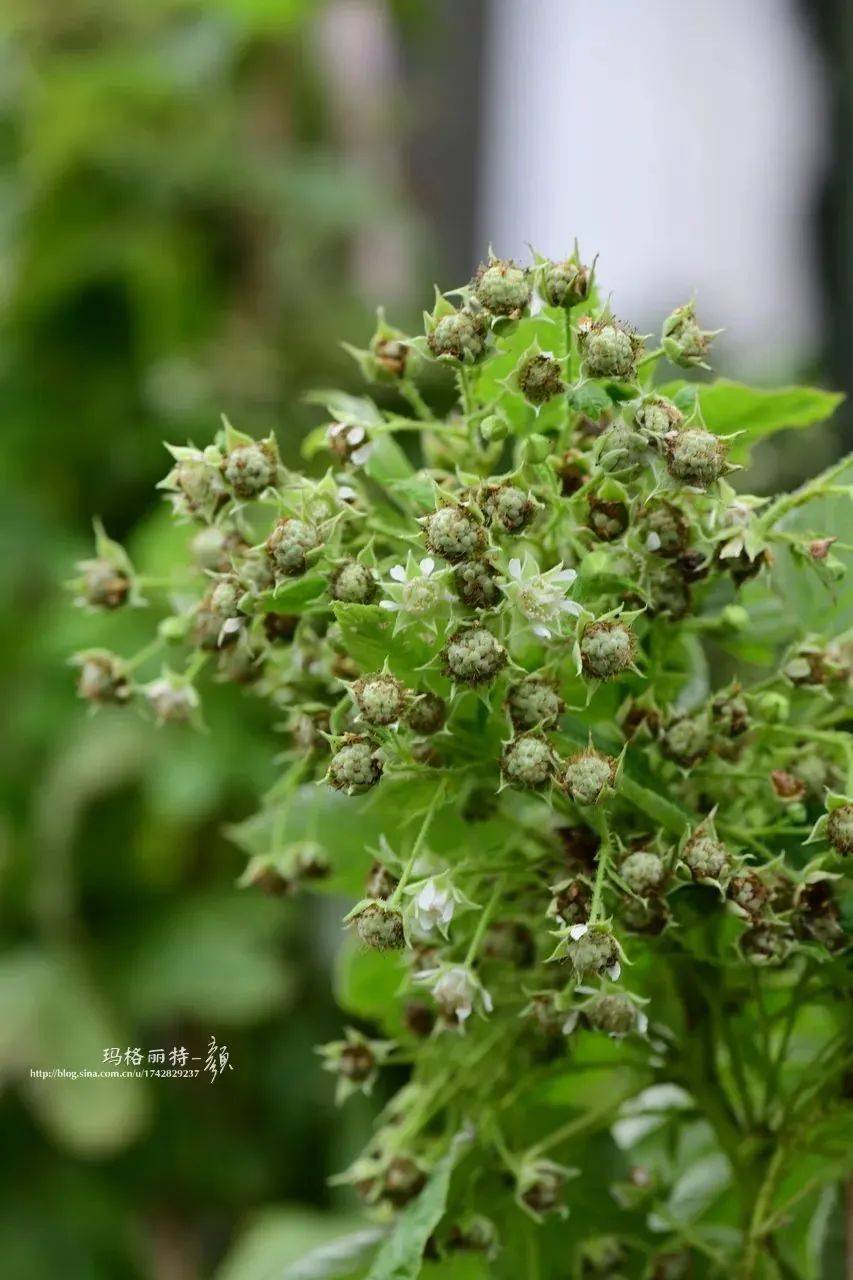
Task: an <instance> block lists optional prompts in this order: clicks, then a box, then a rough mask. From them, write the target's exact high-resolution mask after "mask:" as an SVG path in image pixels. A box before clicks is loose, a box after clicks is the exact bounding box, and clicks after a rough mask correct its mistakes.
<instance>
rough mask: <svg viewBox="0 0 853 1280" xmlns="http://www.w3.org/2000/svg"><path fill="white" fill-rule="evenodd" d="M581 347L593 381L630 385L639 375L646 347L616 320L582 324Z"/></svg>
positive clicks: (588, 372)
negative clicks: (604, 379) (639, 359)
mask: <svg viewBox="0 0 853 1280" xmlns="http://www.w3.org/2000/svg"><path fill="white" fill-rule="evenodd" d="M578 346H579V348H580V352H581V356H582V358H583V363H584V369H585V371H586V373H587V375H588V376H589V377H590V378H616V379H619V380H620V381H625V382H627V381H631V380H633V378H634V377H635V376H636V372H637V359H638V357H639V354H640V352H641V351H642V348H643V344H642V342H641V341H640V339H639V338H638V337H637V336H636V334H634V333H632V332H631V331H630V330H628V329H623V328H622V326H621V325H619V324H617V323H616V322H615V321H607V320H597V321H594V322H593V321H589V322H583V321H582V322H581V324H580V325H579V327H578Z"/></svg>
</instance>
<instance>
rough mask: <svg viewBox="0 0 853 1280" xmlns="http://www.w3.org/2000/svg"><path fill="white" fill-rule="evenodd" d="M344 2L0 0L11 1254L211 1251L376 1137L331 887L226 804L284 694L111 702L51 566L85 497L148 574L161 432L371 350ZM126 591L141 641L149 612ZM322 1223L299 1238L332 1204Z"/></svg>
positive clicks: (126, 625) (2, 1230)
mask: <svg viewBox="0 0 853 1280" xmlns="http://www.w3.org/2000/svg"><path fill="white" fill-rule="evenodd" d="M323 8H324V6H323V5H322V4H320V3H317V0H197V2H189V0H180V2H179V0H124V2H119V3H116V2H115V0H63V2H62V3H61V4H57V3H56V2H55V0H2V3H0V296H2V311H0V327H2V343H0V396H2V403H3V430H2V436H0V466H2V470H3V474H4V478H5V486H4V495H5V496H4V502H3V504H2V507H0V588H2V593H3V599H4V601H5V602H6V604H7V606H8V607H6V608H5V609H4V611H3V613H2V616H0V652H2V661H0V673H2V674H0V681H2V698H3V710H4V722H5V733H4V734H3V735H2V746H0V765H1V766H2V781H0V787H2V802H3V804H2V819H0V889H2V905H0V940H2V948H3V950H2V955H0V1079H2V1082H3V1091H2V1094H0V1144H2V1150H3V1156H4V1159H3V1163H2V1171H0V1274H2V1275H3V1276H9V1277H12V1276H14V1277H16V1280H42V1278H45V1280H46V1278H47V1277H54V1276H56V1275H57V1274H62V1275H63V1276H64V1277H66V1280H72V1278H73V1280H77V1278H78V1277H79V1278H81V1280H82V1278H85V1280H112V1277H122V1280H127V1278H129V1277H157V1280H171V1278H172V1277H174V1278H175V1280H187V1278H188V1277H194V1276H201V1275H208V1274H210V1273H211V1272H212V1269H213V1267H214V1266H215V1265H216V1263H217V1261H218V1260H219V1259H220V1258H221V1257H222V1256H223V1255H224V1254H225V1253H226V1252H227V1250H228V1247H229V1245H230V1243H231V1238H232V1236H233V1234H234V1232H235V1229H237V1228H238V1227H239V1224H240V1222H241V1219H242V1215H243V1214H244V1213H245V1212H246V1211H247V1210H249V1209H250V1208H255V1207H257V1206H259V1205H263V1204H265V1203H270V1202H277V1203H279V1204H281V1203H282V1202H286V1201H288V1200H300V1201H308V1202H310V1201H313V1202H315V1203H316V1204H320V1205H322V1204H323V1203H325V1202H326V1201H327V1194H328V1193H327V1191H326V1188H325V1185H324V1176H325V1173H326V1172H327V1171H328V1169H329V1168H331V1167H335V1166H339V1165H340V1164H341V1163H342V1160H343V1158H344V1155H345V1154H347V1153H348V1151H349V1150H350V1149H351V1148H352V1147H353V1146H354V1145H355V1143H356V1142H357V1141H358V1140H359V1138H360V1137H361V1136H363V1133H362V1132H361V1129H362V1126H363V1124H364V1121H365V1118H366V1116H365V1113H361V1114H360V1115H358V1116H356V1118H355V1119H354V1120H348V1121H347V1122H346V1123H347V1124H348V1125H351V1126H354V1127H355V1129H356V1130H357V1131H358V1132H357V1133H353V1134H352V1135H348V1134H347V1132H346V1130H345V1129H344V1128H342V1126H341V1124H340V1122H339V1120H338V1119H337V1118H334V1119H333V1116H332V1111H331V1103H330V1096H329V1091H328V1089H327V1087H326V1081H325V1080H324V1079H322V1078H320V1077H319V1074H315V1073H313V1072H312V1073H306V1072H305V1063H306V1062H307V1061H310V1060H311V1059H312V1053H311V1047H312V1045H313V1044H314V1043H316V1042H318V1041H322V1040H324V1039H328V1038H329V1036H330V1035H331V1034H332V1033H333V1032H335V1031H336V1030H337V1018H336V1017H335V1015H334V1014H333V1012H332V1009H331V1005H330V1002H329V1000H330V998H329V996H328V995H327V982H326V980H325V979H324V978H323V976H322V973H321V972H320V971H321V969H322V967H323V966H324V965H327V964H328V962H329V952H330V950H331V946H332V938H333V936H334V933H335V929H334V928H333V927H331V921H332V920H333V919H336V917H337V915H339V914H340V913H339V912H338V911H337V904H336V903H330V904H329V905H328V909H327V915H326V916H324V915H323V913H322V911H318V910H312V911H310V912H306V911H305V910H304V909H302V907H301V906H300V907H299V908H298V909H297V908H295V907H294V906H293V905H292V904H290V903H287V902H282V901H280V900H270V899H263V898H260V897H259V896H257V895H255V894H245V895H244V894H239V893H237V892H236V891H235V890H234V887H233V884H234V879H235V877H236V875H237V874H238V873H239V870H240V869H241V867H242V861H243V860H242V858H241V856H240V854H239V853H238V852H237V851H236V850H235V849H233V848H232V847H231V846H229V844H228V843H227V842H226V841H225V839H224V838H223V836H222V834H221V832H222V828H223V826H224V825H225V824H227V823H228V822H233V821H236V820H238V819H241V818H243V817H244V816H245V815H246V814H247V813H248V812H249V811H250V809H251V808H252V807H253V805H254V802H255V799H256V796H257V794H258V791H259V789H261V788H263V787H264V786H266V785H268V784H269V782H270V781H271V780H272V778H273V777H274V770H275V763H274V750H275V739H274V737H273V736H272V734H273V726H272V724H271V723H270V721H269V718H268V717H267V716H266V715H265V714H264V713H263V712H262V711H261V709H260V708H255V709H252V708H249V709H247V708H246V707H245V705H243V706H240V703H239V701H238V695H237V693H236V692H235V691H234V690H233V689H226V688H224V687H222V688H217V689H216V690H214V692H213V694H212V701H211V700H210V699H209V700H208V701H207V706H208V707H210V711H209V719H210V721H211V727H212V729H213V730H214V731H213V732H212V733H210V734H209V735H203V736H192V737H191V738H190V736H189V735H188V734H187V735H184V734H181V733H180V732H175V733H174V734H172V733H171V732H165V731H164V732H161V733H154V732H153V731H152V730H151V728H150V727H146V726H144V725H139V724H134V723H133V722H132V721H130V720H127V719H122V718H119V717H110V716H109V715H106V716H103V717H99V718H98V719H96V720H91V719H88V718H87V717H86V715H85V712H84V710H83V709H82V707H81V705H80V704H79V703H77V702H76V700H75V698H74V694H73V682H72V678H71V674H70V672H68V671H67V669H66V667H65V663H66V660H67V657H68V655H69V654H70V653H71V652H73V651H74V650H75V649H76V648H78V647H80V646H81V645H84V646H85V645H86V644H89V643H92V641H93V638H94V628H93V626H92V623H91V620H89V619H87V618H85V617H82V616H80V615H74V614H72V612H71V611H70V610H68V608H67V601H66V599H65V598H64V595H63V591H62V583H63V580H64V579H65V578H67V576H68V574H69V571H70V567H71V565H72V563H73V561H74V560H75V559H76V558H78V557H79V556H80V555H83V554H87V553H88V549H89V545H90V537H89V520H90V516H91V514H92V513H93V512H99V513H100V514H101V516H102V517H103V519H104V521H105V523H106V525H107V527H108V529H109V530H110V532H111V533H112V534H114V535H115V536H120V537H128V535H129V539H128V545H129V548H130V551H131V554H133V555H134V557H135V558H136V560H137V562H138V563H139V565H140V566H141V568H142V571H143V572H146V573H166V572H168V571H169V569H170V567H171V565H172V564H173V563H174V562H175V560H176V558H177V557H178V556H179V555H181V553H182V544H181V540H180V535H178V537H177V538H176V535H175V534H174V532H173V531H171V530H170V529H169V527H168V521H167V520H166V517H165V512H162V513H161V512H156V513H154V514H150V507H151V486H152V483H153V482H154V481H155V480H156V479H157V478H159V476H160V475H162V474H163V473H164V471H165V470H166V469H167V458H166V455H165V453H164V451H163V449H162V446H161V441H162V440H163V439H164V438H168V439H172V440H175V439H178V440H180V439H186V438H192V439H193V440H194V441H195V442H196V443H199V444H203V443H205V442H206V441H207V440H208V439H209V438H210V437H211V435H212V433H213V431H214V430H215V429H216V427H217V425H218V416H219V413H220V412H221V411H223V410H225V411H227V412H228V414H229V416H230V417H231V418H232V419H233V421H235V422H236V423H237V424H239V425H240V426H241V427H243V428H246V429H248V430H255V429H263V430H264V431H268V430H269V429H270V427H274V428H275V429H276V431H277V433H278V437H279V441H280V443H281V444H282V446H283V448H284V450H285V452H287V451H288V449H289V450H290V452H291V453H293V452H295V445H296V442H297V440H298V439H299V437H300V436H301V435H302V433H303V431H304V429H305V426H306V425H307V423H308V422H309V421H315V420H316V410H307V409H305V408H304V407H303V406H302V404H301V400H300V397H301V394H302V392H303V391H304V390H305V389H306V388H307V387H308V386H309V385H310V384H317V383H321V384H322V383H324V382H335V383H340V382H341V381H344V382H346V381H347V379H348V378H352V377H353V376H354V371H353V372H351V371H350V369H349V367H348V365H349V362H348V361H347V358H346V357H345V356H344V355H343V354H342V353H341V351H340V349H339V347H338V345H337V340H338V338H339V337H340V336H341V335H342V334H348V333H349V334H352V335H355V334H356V333H358V332H359V331H363V330H364V329H365V327H366V325H367V324H368V323H369V322H368V320H367V319H366V315H365V311H366V308H365V305H364V302H363V301H362V300H361V299H359V297H358V296H357V295H356V292H355V290H354V289H353V288H352V287H351V285H350V282H349V279H350V272H349V268H348V253H349V245H350V241H351V238H352V235H353V233H354V232H357V231H358V230H359V229H360V228H363V227H364V226H365V225H368V224H370V223H371V222H372V221H373V222H377V223H379V222H381V219H382V218H383V217H384V216H386V215H387V213H388V210H389V206H390V204H391V200H392V197H390V196H389V193H388V191H387V190H383V191H381V192H378V191H377V190H376V188H375V185H374V184H371V182H370V181H369V179H368V177H367V176H366V175H365V174H364V173H359V172H357V171H355V170H354V169H353V168H352V167H351V166H350V165H348V164H347V163H346V161H345V160H344V159H343V158H342V157H341V155H340V154H338V152H337V151H336V150H335V146H334V137H333V134H334V131H333V127H332V122H331V121H330V120H329V119H328V117H327V111H326V97H324V85H323V82H322V77H321V75H320V72H319V70H318V63H317V58H316V56H315V45H314V42H313V35H314V33H313V25H314V23H315V21H316V19H317V18H318V17H320V16H321V11H322V9H323ZM309 415H310V416H309ZM131 531H133V532H131ZM114 621H115V627H114V630H113V633H112V634H111V636H110V641H109V642H110V643H114V644H115V645H116V646H117V647H120V648H121V649H122V650H123V651H124V652H126V653H132V652H134V650H135V649H136V648H139V647H140V645H141V644H142V642H143V631H142V629H141V627H142V624H141V623H140V622H138V621H137V620H136V619H134V618H133V617H131V616H128V617H123V618H121V619H118V618H117V619H115V620H114ZM315 974H316V975H317V976H316V977H315ZM211 1034H215V1035H216V1037H217V1040H218V1041H219V1042H220V1043H223V1042H224V1043H225V1044H226V1045H227V1046H228V1048H229V1050H230V1053H231V1061H232V1062H233V1064H234V1070H233V1072H229V1073H228V1074H227V1075H226V1076H224V1077H223V1078H221V1079H220V1080H217V1081H216V1082H215V1083H213V1084H211V1083H209V1082H208V1081H207V1080H206V1079H204V1080H196V1081H156V1082H144V1081H138V1080H130V1079H125V1080H115V1081H104V1080H100V1081H81V1080H77V1081H73V1080H62V1079H57V1080H50V1081H44V1080H34V1079H31V1078H30V1074H29V1073H30V1069H31V1068H38V1067H44V1068H52V1067H66V1068H88V1069H91V1070H97V1069H98V1068H100V1067H101V1065H102V1057H103V1051H104V1049H106V1048H107V1047H110V1046H120V1047H121V1048H122V1050H123V1049H124V1048H126V1047H133V1046H140V1047H142V1048H144V1049H146V1050H147V1049H148V1048H149V1047H166V1048H167V1049H168V1048H169V1047H170V1046H171V1045H173V1044H179V1045H180V1044H184V1045H186V1046H187V1047H188V1048H189V1049H190V1052H191V1053H192V1054H202V1055H203V1054H204V1052H205V1048H206V1044H207V1041H208V1039H209V1037H210V1035H211ZM333 1144H334V1145H335V1146H336V1149H335V1150H334V1151H330V1150H329V1148H330V1147H331V1146H332V1145H333ZM338 1144H343V1146H344V1147H346V1148H347V1151H346V1152H342V1151H341V1150H340V1149H337V1147H338ZM277 1212H278V1217H276V1215H275V1214H273V1219H272V1220H271V1221H272V1225H271V1226H269V1224H268V1223H267V1219H265V1218H264V1219H263V1220H262V1230H266V1229H267V1227H268V1226H269V1229H270V1230H273V1231H274V1232H275V1233H276V1239H279V1237H280V1235H281V1231H282V1229H283V1228H282V1223H283V1222H287V1223H290V1222H291V1219H292V1218H293V1212H292V1211H290V1210H280V1211H277ZM315 1212H316V1211H315ZM282 1215H283V1216H282ZM288 1215H290V1216H288ZM300 1223H301V1225H300V1226H299V1227H298V1230H297V1229H296V1228H294V1229H293V1230H294V1232H295V1233H296V1234H295V1235H294V1240H295V1246H294V1247H295V1251H296V1252H302V1251H303V1250H304V1248H305V1247H306V1242H308V1243H310V1242H311V1241H312V1240H314V1239H315V1238H316V1237H317V1233H318V1224H317V1220H316V1219H315V1218H310V1217H306V1218H305V1219H304V1220H302V1219H300ZM264 1224H267V1225H264ZM253 1239H254V1237H253ZM258 1247H261V1246H258ZM247 1248H249V1249H250V1250H251V1249H254V1248H255V1245H254V1244H252V1243H251V1242H249V1244H248V1245H247ZM241 1274H242V1272H241Z"/></svg>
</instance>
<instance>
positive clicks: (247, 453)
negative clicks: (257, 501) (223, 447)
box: [223, 444, 276, 498]
mask: <svg viewBox="0 0 853 1280" xmlns="http://www.w3.org/2000/svg"><path fill="white" fill-rule="evenodd" d="M223 474H224V476H225V479H226V481H227V483H228V484H229V485H230V487H231V489H232V490H233V491H234V493H235V494H236V495H237V497H238V498H254V497H257V495H258V494H259V493H262V492H263V490H264V489H266V488H268V487H269V486H270V485H271V484H272V483H273V482H274V480H275V474H276V462H275V458H274V457H273V456H272V453H271V450H270V449H269V447H268V446H267V447H264V445H262V444H247V445H240V446H239V447H238V448H236V449H232V450H231V452H230V453H229V454H228V456H227V457H226V459H225V465H224V467H223Z"/></svg>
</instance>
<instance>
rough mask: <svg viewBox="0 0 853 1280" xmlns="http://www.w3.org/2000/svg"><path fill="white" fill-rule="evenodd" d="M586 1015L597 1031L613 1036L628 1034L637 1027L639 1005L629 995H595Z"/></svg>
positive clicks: (586, 1010) (585, 1010) (586, 1009)
mask: <svg viewBox="0 0 853 1280" xmlns="http://www.w3.org/2000/svg"><path fill="white" fill-rule="evenodd" d="M584 1017H585V1018H586V1020H587V1022H588V1023H589V1025H590V1026H591V1027H592V1028H593V1029H594V1030H595V1031H606V1032H607V1034H608V1035H611V1036H627V1035H630V1034H631V1032H632V1031H636V1029H637V1006H636V1005H635V1004H634V1001H633V1000H632V999H631V998H630V997H629V996H623V995H618V994H614V995H608V994H602V995H597V996H594V997H593V998H592V1000H590V1002H589V1004H588V1005H587V1006H586V1007H585V1009H584Z"/></svg>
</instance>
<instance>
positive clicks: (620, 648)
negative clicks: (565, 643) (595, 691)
mask: <svg viewBox="0 0 853 1280" xmlns="http://www.w3.org/2000/svg"><path fill="white" fill-rule="evenodd" d="M636 643H637V642H636V638H635V636H634V633H633V631H631V630H630V628H629V627H628V626H626V625H625V623H624V622H620V621H619V620H618V619H616V618H613V619H610V618H608V619H603V620H601V621H600V622H591V623H589V624H588V625H587V626H586V627H584V630H583V634H582V636H581V641H580V653H581V664H582V668H583V672H584V675H586V676H589V677H591V678H592V679H595V680H613V679H614V678H615V677H616V676H618V675H620V674H621V672H623V671H624V670H625V669H626V668H627V667H630V666H631V664H632V663H633V661H634V650H635V647H636Z"/></svg>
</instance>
